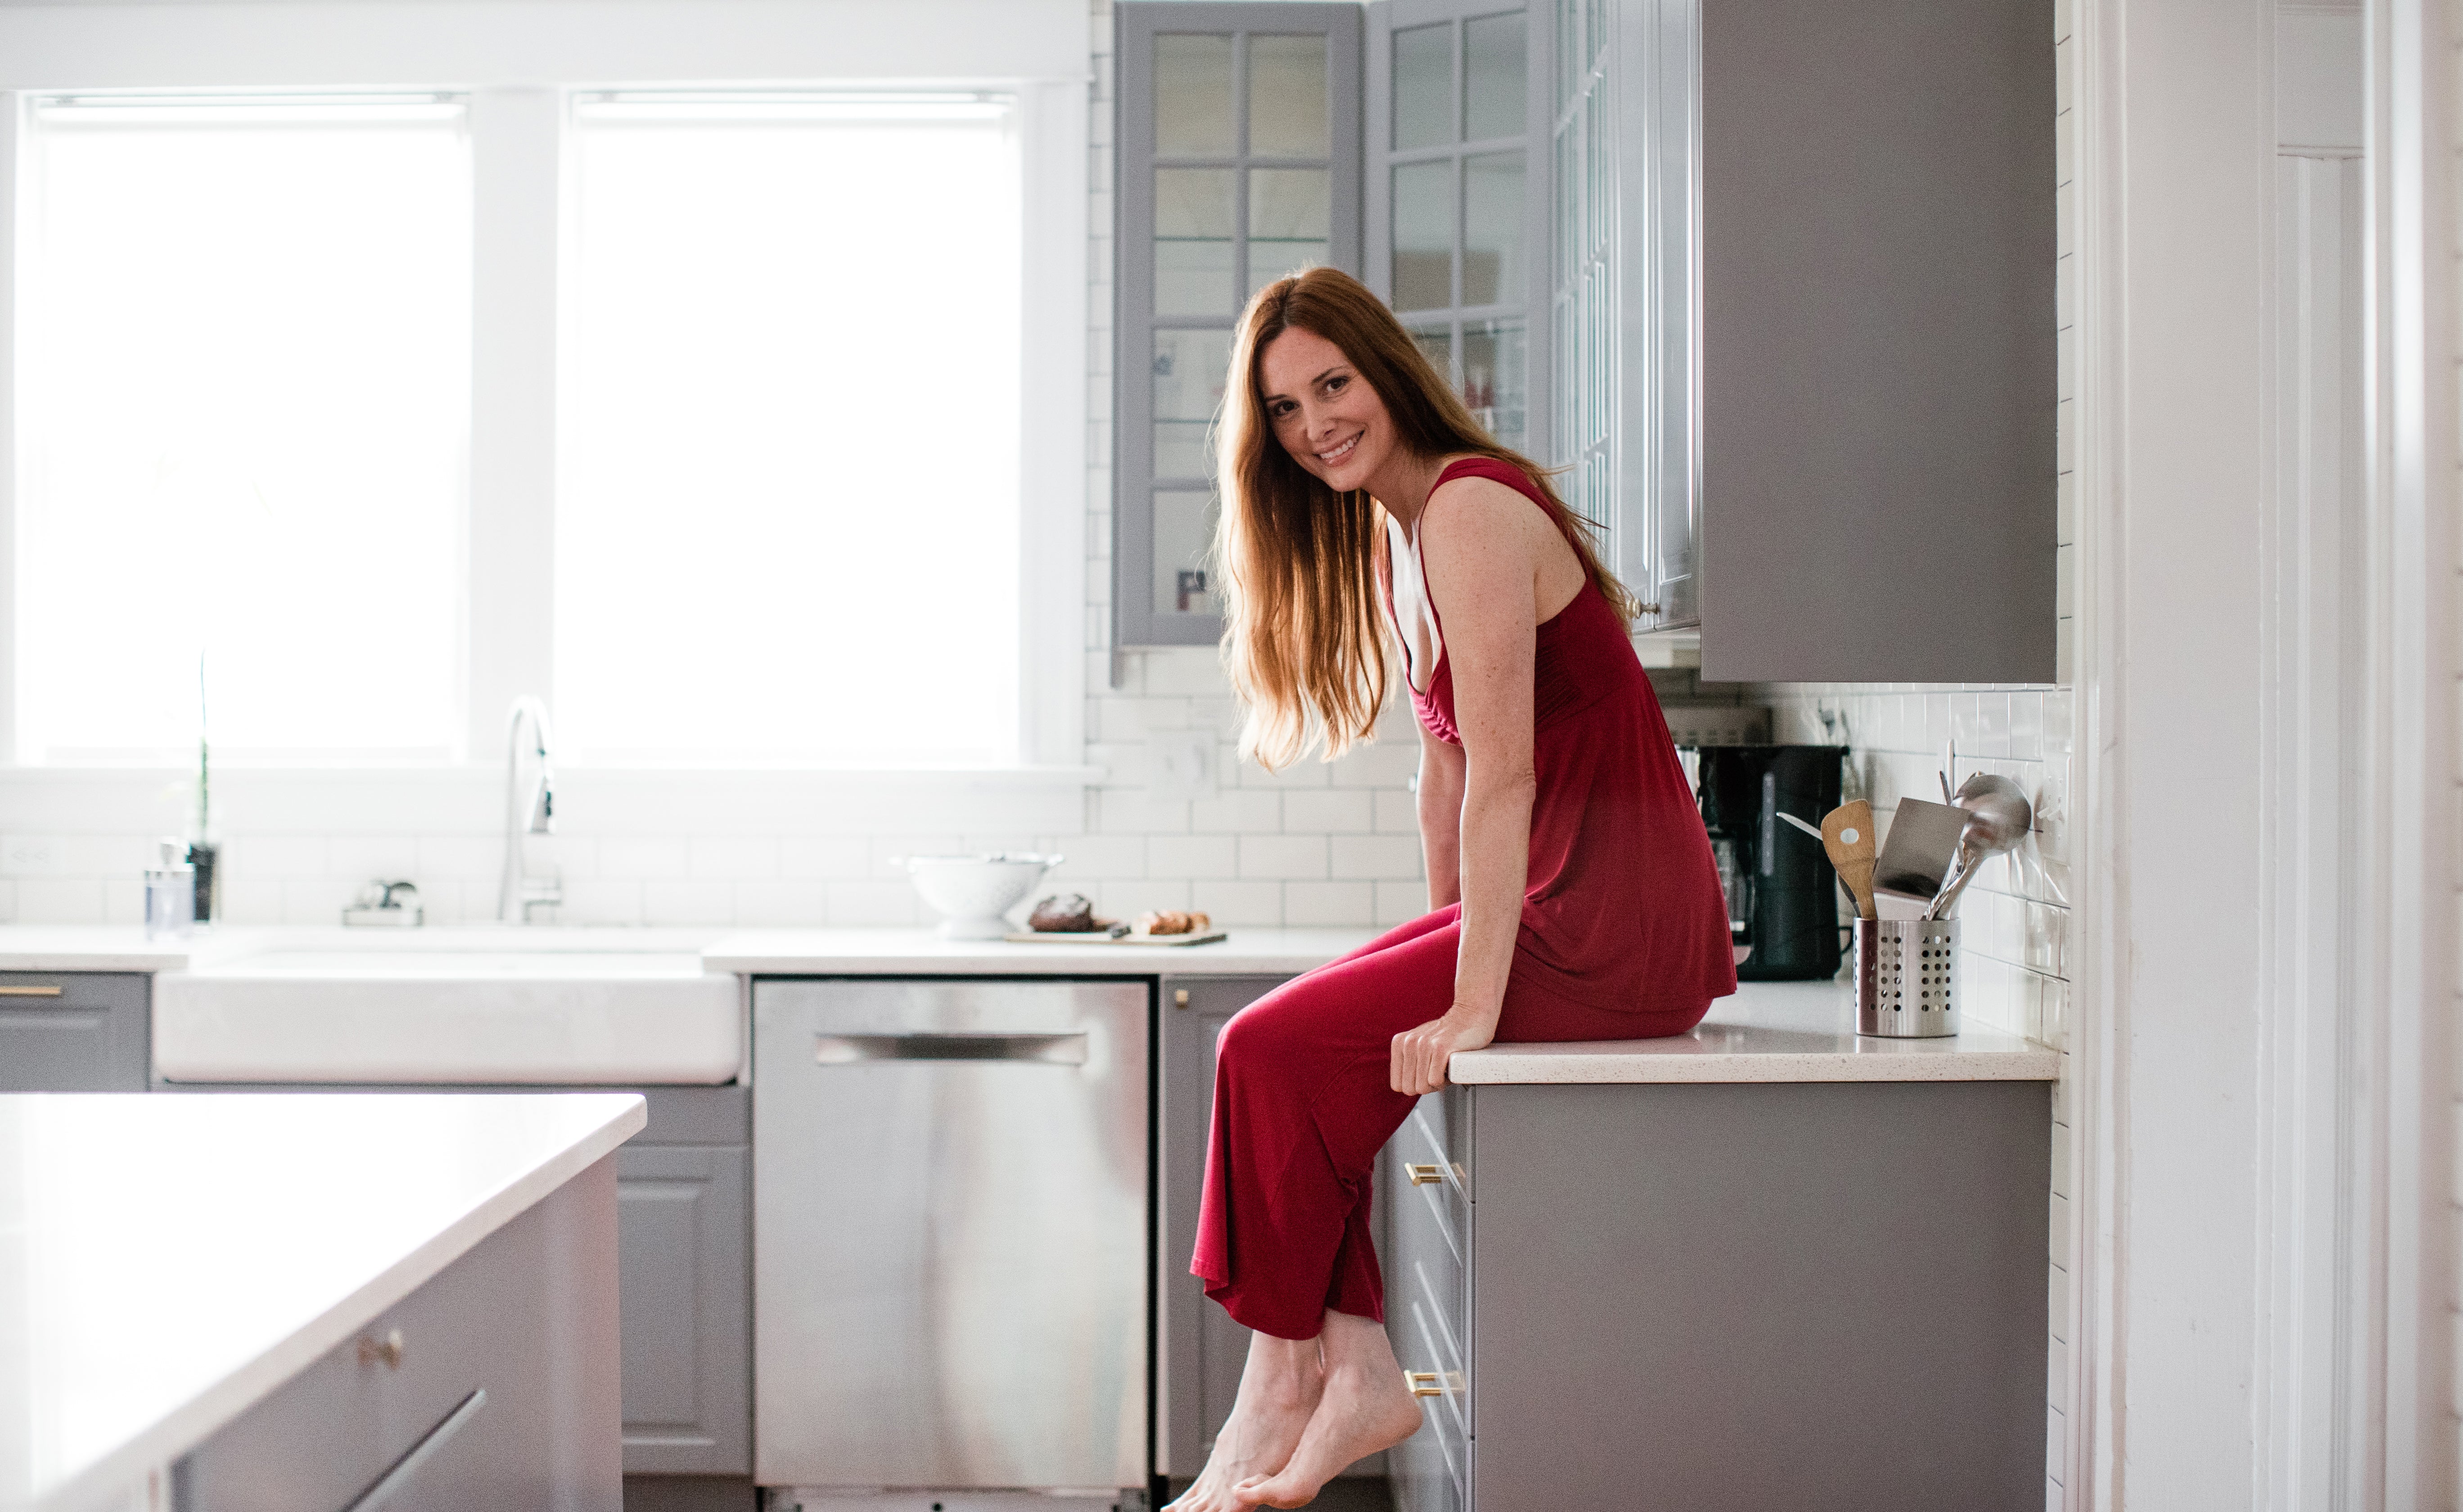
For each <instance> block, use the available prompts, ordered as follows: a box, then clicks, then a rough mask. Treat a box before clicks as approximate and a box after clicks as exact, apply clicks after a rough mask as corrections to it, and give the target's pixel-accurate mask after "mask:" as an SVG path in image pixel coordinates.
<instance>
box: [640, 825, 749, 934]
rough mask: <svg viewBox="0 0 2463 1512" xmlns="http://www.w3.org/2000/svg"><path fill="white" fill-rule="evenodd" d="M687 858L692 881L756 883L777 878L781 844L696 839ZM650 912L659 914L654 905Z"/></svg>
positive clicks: (701, 837) (723, 839) (726, 837)
mask: <svg viewBox="0 0 2463 1512" xmlns="http://www.w3.org/2000/svg"><path fill="white" fill-rule="evenodd" d="M687 856H688V863H687V864H688V865H689V866H690V868H691V872H692V875H693V877H694V878H695V879H697V880H701V881H728V880H737V879H741V880H747V881H757V880H763V879H766V878H769V877H774V876H776V875H778V842H777V841H775V840H764V839H752V838H738V837H735V836H709V837H703V836H695V837H694V838H693V841H692V843H691V845H690V847H689V848H688V850H687ZM651 912H652V913H653V914H656V913H657V912H658V909H657V908H656V906H655V905H654V906H653V907H652V909H651ZM677 922H679V923H683V922H685V920H682V919H679V920H677ZM694 922H699V920H694ZM721 922H724V920H721Z"/></svg>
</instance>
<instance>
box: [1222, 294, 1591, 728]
mask: <svg viewBox="0 0 2463 1512" xmlns="http://www.w3.org/2000/svg"><path fill="white" fill-rule="evenodd" d="M1295 329H1297V330H1300V331H1307V332H1311V333H1313V334H1315V335H1319V336H1322V337H1324V338H1325V339H1326V340H1328V341H1331V342H1333V343H1334V344H1335V345H1336V346H1338V347H1340V348H1341V349H1342V355H1343V356H1345V357H1346V358H1348V359H1349V360H1350V362H1351V365H1352V367H1353V368H1354V369H1355V370H1356V371H1357V372H1358V373H1359V375H1360V377H1361V378H1362V380H1363V381H1364V382H1366V383H1367V384H1368V386H1369V387H1370V388H1372V389H1374V390H1376V392H1377V397H1378V398H1379V399H1381V400H1384V403H1385V412H1386V414H1388V415H1390V416H1391V417H1393V421H1394V434H1395V438H1396V440H1397V441H1399V442H1400V443H1402V444H1403V445H1404V446H1405V447H1406V448H1408V449H1409V450H1410V451H1411V452H1412V453H1413V454H1414V455H1416V456H1421V457H1454V456H1474V457H1493V458H1495V459H1496V460H1497V461H1499V462H1503V463H1507V464H1511V465H1513V466H1515V467H1518V468H1520V469H1521V470H1522V471H1523V472H1524V473H1525V474H1526V475H1528V476H1529V477H1530V479H1531V481H1532V483H1533V484H1534V485H1535V486H1537V488H1538V490H1539V494H1540V497H1541V499H1542V500H1543V501H1544V507H1545V508H1547V510H1548V513H1549V514H1550V515H1551V516H1552V517H1553V518H1554V519H1555V521H1556V523H1557V528H1558V529H1559V530H1561V531H1562V532H1563V533H1564V536H1565V540H1566V543H1567V544H1568V545H1570V546H1572V547H1573V549H1574V554H1575V555H1577V556H1579V557H1580V558H1581V562H1582V571H1583V572H1585V573H1586V574H1588V575H1589V577H1590V579H1591V581H1592V582H1593V583H1595V584H1597V585H1598V586H1599V590H1600V592H1601V593H1602V594H1604V595H1605V596H1606V598H1607V601H1608V603H1609V604H1610V605H1611V606H1612V607H1614V608H1615V610H1616V611H1617V613H1618V614H1620V615H1622V616H1624V617H1625V618H1627V619H1630V618H1632V617H1633V615H1634V601H1633V595H1632V594H1628V593H1627V592H1626V591H1625V588H1624V584H1623V583H1620V582H1618V581H1617V580H1616V578H1615V577H1613V576H1612V575H1610V574H1609V572H1608V571H1607V569H1606V568H1605V567H1603V566H1602V565H1601V563H1600V558H1599V552H1598V551H1597V549H1596V543H1595V542H1594V540H1593V537H1592V533H1591V524H1590V522H1589V521H1587V520H1585V519H1583V518H1582V517H1581V516H1580V515H1578V514H1576V513H1575V512H1574V511H1573V510H1571V509H1569V508H1566V507H1565V502H1564V501H1563V500H1562V499H1559V498H1558V496H1557V492H1556V490H1555V489H1554V488H1552V487H1550V486H1549V485H1548V478H1547V474H1546V472H1545V471H1543V470H1542V469H1541V468H1540V466H1539V464H1537V463H1535V462H1533V461H1532V460H1531V459H1530V458H1528V457H1525V456H1523V455H1522V454H1521V453H1520V452H1517V451H1514V450H1511V449H1510V448H1508V447H1504V446H1500V445H1498V444H1497V443H1495V442H1494V441H1492V440H1491V439H1490V438H1489V435H1488V433H1487V432H1486V431H1484V430H1482V429H1481V428H1480V425H1479V422H1478V421H1474V420H1472V419H1471V411H1470V410H1469V409H1467V408H1465V407H1464V405H1463V401H1462V400H1461V399H1460V398H1459V397H1458V396H1457V395H1456V394H1455V393H1454V391H1453V387H1452V385H1451V384H1449V383H1448V382H1447V381H1446V378H1445V377H1444V375H1442V374H1440V373H1438V372H1437V370H1436V369H1435V368H1433V367H1431V366H1429V364H1428V357H1427V356H1424V355H1423V354H1422V353H1421V351H1420V348H1419V346H1418V345H1417V344H1416V343H1415V342H1413V341H1412V339H1411V336H1410V334H1409V333H1408V332H1406V331H1405V330H1404V329H1403V326H1402V322H1400V321H1398V320H1396V319H1395V318H1394V315H1393V313H1392V312H1391V311H1389V310H1387V309H1386V308H1385V306H1384V302H1383V301H1381V300H1380V299H1378V297H1377V296H1376V295H1375V294H1373V293H1370V292H1368V290H1367V288H1366V286H1364V285H1362V283H1361V282H1360V281H1359V280H1358V279H1356V278H1354V277H1352V276H1351V275H1350V274H1348V273H1345V272H1341V271H1340V270H1336V269H1332V268H1311V269H1307V270H1303V271H1301V272H1298V273H1295V274H1293V275H1292V276H1291V277H1289V278H1283V279H1278V280H1277V281H1275V282H1274V283H1271V284H1268V285H1267V286H1266V287H1265V288H1264V289H1262V290H1260V291H1258V292H1257V296H1256V297H1255V298H1253V299H1252V300H1250V301H1249V308H1248V311H1247V312H1246V313H1244V314H1242V315H1241V317H1240V327H1239V331H1238V334H1237V335H1236V338H1235V339H1234V340H1233V342H1232V345H1231V374H1230V380H1229V381H1228V382H1227V383H1226V384H1225V385H1224V394H1223V414H1222V418H1221V421H1220V422H1219V427H1218V436H1217V450H1216V455H1217V458H1218V459H1219V460H1218V462H1217V470H1218V480H1217V481H1218V484H1219V486H1220V487H1221V489H1222V494H1223V516H1222V519H1221V521H1220V523H1219V524H1218V525H1217V526H1216V528H1215V533H1214V564H1215V568H1216V573H1217V581H1219V582H1220V583H1221V584H1222V585H1223V665H1224V668H1225V670H1226V671H1228V672H1229V673H1230V674H1231V687H1232V690H1233V691H1234V692H1235V693H1237V694H1238V695H1239V698H1240V702H1241V703H1242V705H1243V707H1244V709H1245V710H1246V718H1245V720H1244V722H1243V724H1242V726H1241V731H1240V753H1241V754H1242V755H1243V756H1246V757H1249V758H1250V759H1252V760H1253V761H1255V762H1257V763H1258V764H1259V765H1261V766H1263V767H1266V768H1267V769H1268V770H1270V771H1271V770H1273V769H1275V767H1284V766H1288V765H1290V764H1291V763H1293V762H1295V761H1297V760H1298V759H1299V758H1300V757H1301V756H1302V755H1303V754H1305V753H1306V752H1307V751H1308V750H1309V749H1310V748H1311V747H1312V746H1315V747H1317V748H1318V749H1319V750H1320V751H1321V753H1322V757H1323V759H1324V760H1327V761H1332V760H1333V759H1334V758H1336V757H1337V756H1340V755H1341V754H1342V753H1343V752H1344V751H1346V750H1348V749H1350V748H1351V747H1352V745H1355V744H1358V743H1359V742H1362V741H1365V740H1368V739H1370V738H1371V736H1372V732H1373V731H1374V730H1375V728H1376V724H1377V715H1378V712H1379V711H1380V710H1381V709H1382V708H1383V707H1384V702H1385V694H1386V684H1387V678H1388V672H1387V666H1388V664H1387V659H1386V652H1385V628H1384V614H1383V613H1382V612H1381V610H1380V608H1379V604H1378V596H1379V593H1380V589H1379V585H1378V580H1377V559H1378V552H1379V551H1380V543H1381V542H1382V541H1383V540H1384V509H1383V508H1380V507H1379V506H1378V504H1377V502H1376V501H1375V500H1374V499H1371V498H1370V497H1369V496H1368V494H1367V492H1366V491H1365V490H1354V491H1352V492H1350V493H1337V492H1335V491H1334V490H1333V489H1332V488H1330V487H1328V486H1326V485H1325V484H1324V483H1323V482H1322V481H1320V480H1319V479H1318V478H1317V477H1315V476H1314V475H1312V474H1311V473H1309V472H1308V471H1307V470H1306V469H1305V468H1303V467H1301V466H1300V464H1298V463H1297V461H1295V460H1294V459H1293V457H1292V454H1291V453H1290V452H1288V451H1286V450H1284V449H1283V445H1282V443H1280V442H1279V441H1276V440H1275V427H1274V421H1272V420H1271V419H1269V418H1268V417H1267V415H1266V407H1265V392H1264V389H1263V388H1262V386H1261V380H1260V378H1258V374H1257V366H1258V362H1259V360H1260V359H1261V357H1262V356H1264V353H1265V349H1266V346H1267V344H1268V343H1269V342H1272V341H1273V340H1274V339H1275V337H1276V336H1278V335H1282V334H1283V333H1284V332H1286V331H1290V330H1295Z"/></svg>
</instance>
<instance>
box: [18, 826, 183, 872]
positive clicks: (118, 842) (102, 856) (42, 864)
mask: <svg viewBox="0 0 2463 1512" xmlns="http://www.w3.org/2000/svg"><path fill="white" fill-rule="evenodd" d="M153 855H154V842H153V841H151V840H149V839H146V838H143V837H141V836H138V835H64V834H12V835H10V836H8V837H7V838H5V839H0V876H24V877H81V878H88V879H92V878H100V877H113V876H120V877H126V876H138V875H141V874H142V872H143V871H144V869H145V866H146V863H147V862H148V861H150V860H151V859H152V858H153Z"/></svg>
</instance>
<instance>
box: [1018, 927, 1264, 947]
mask: <svg viewBox="0 0 2463 1512" xmlns="http://www.w3.org/2000/svg"><path fill="white" fill-rule="evenodd" d="M1228 938H1230V937H1229V936H1227V935H1226V934H1225V933H1224V932H1223V931H1222V930H1219V929H1214V930H1208V931H1206V932H1204V933H1202V934H1195V935H1113V934H1106V933H1105V932H1103V931H1102V930H1100V929H1097V930H1088V931H1084V932H1082V933H1081V932H1078V931H1072V930H1060V931H1057V932H1053V933H1048V934H1036V933H1034V932H1032V931H1030V932H1028V933H1026V934H1021V935H1003V936H1002V937H1001V939H1003V940H1007V941H1009V942H1010V943H1011V944H1013V945H1161V946H1165V947H1167V948H1177V947H1179V946H1182V945H1210V944H1212V943H1214V942H1215V941H1216V940H1224V939H1228Z"/></svg>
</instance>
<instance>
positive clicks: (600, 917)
mask: <svg viewBox="0 0 2463 1512" xmlns="http://www.w3.org/2000/svg"><path fill="white" fill-rule="evenodd" d="M642 900H643V884H642V883H640V882H638V881H635V880H633V879H631V878H629V877H583V878H581V879H579V880H575V879H572V878H568V879H566V881H565V884H564V903H563V906H561V907H559V908H558V909H557V910H556V922H557V923H559V924H643V923H649V922H651V921H652V920H650V919H649V918H647V917H646V916H644V915H643V912H642ZM657 922H659V923H662V924H664V923H666V922H668V920H666V919H664V918H663V919H659V920H657Z"/></svg>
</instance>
